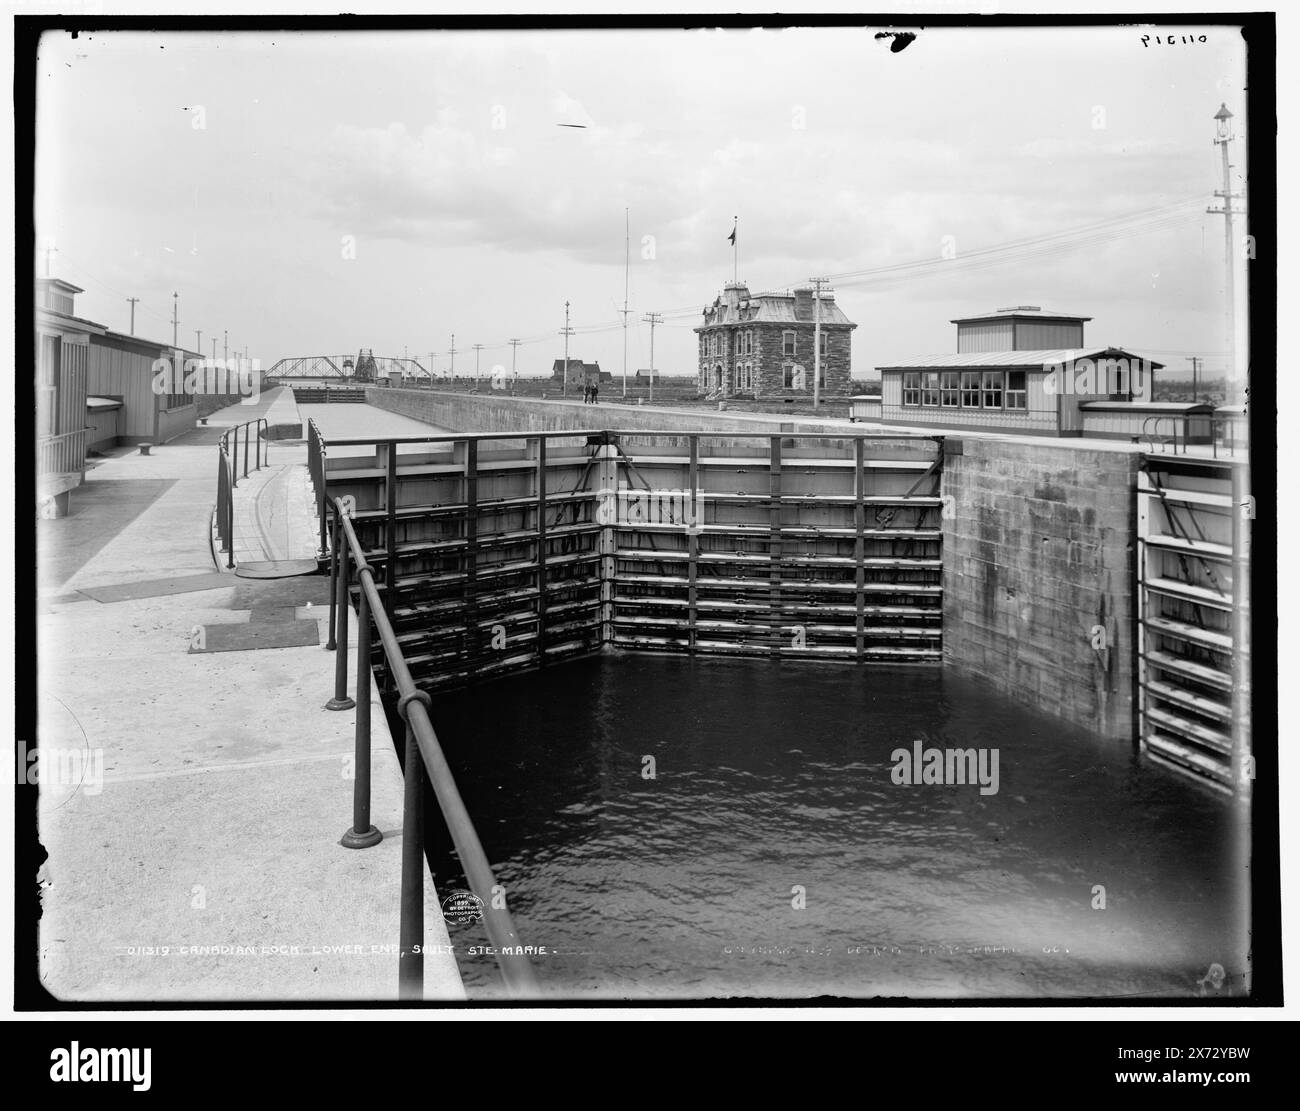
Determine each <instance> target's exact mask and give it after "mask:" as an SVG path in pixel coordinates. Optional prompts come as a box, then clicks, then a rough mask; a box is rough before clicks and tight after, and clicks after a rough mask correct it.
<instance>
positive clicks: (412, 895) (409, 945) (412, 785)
mask: <svg viewBox="0 0 1300 1111" xmlns="http://www.w3.org/2000/svg"><path fill="white" fill-rule="evenodd" d="M403 709H405V707H403ZM403 770H404V772H405V787H406V789H405V793H404V798H403V806H402V922H401V935H400V943H399V946H398V950H399V951H398V957H397V997H398V999H416V1000H418V999H423V998H424V757H423V756H421V755H420V746H419V744H418V743H416V739H415V731H414V730H413V729H412V728H411V723H410V721H407V723H406V759H405V763H404V769H403Z"/></svg>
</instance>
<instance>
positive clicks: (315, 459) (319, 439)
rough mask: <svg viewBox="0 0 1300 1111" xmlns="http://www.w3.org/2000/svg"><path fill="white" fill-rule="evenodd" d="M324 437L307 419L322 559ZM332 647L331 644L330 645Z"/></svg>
mask: <svg viewBox="0 0 1300 1111" xmlns="http://www.w3.org/2000/svg"><path fill="white" fill-rule="evenodd" d="M325 459H326V450H325V437H324V436H322V435H321V434H320V429H319V428H318V427H317V426H316V422H315V421H314V420H311V419H309V420H308V421H307V474H308V476H309V477H310V479H311V488H312V492H313V493H314V494H315V495H316V520H317V521H318V522H319V523H320V543H319V545H318V547H317V551H316V555H317V558H318V559H324V558H325V554H326V552H328V551H329V546H328V544H327V541H326V536H325V521H326V518H327V517H328V513H327V512H326V507H325ZM330 647H331V648H333V645H330Z"/></svg>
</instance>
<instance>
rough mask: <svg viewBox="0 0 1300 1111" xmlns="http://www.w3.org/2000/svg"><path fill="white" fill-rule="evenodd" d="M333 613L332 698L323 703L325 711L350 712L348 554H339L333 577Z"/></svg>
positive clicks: (352, 703)
mask: <svg viewBox="0 0 1300 1111" xmlns="http://www.w3.org/2000/svg"><path fill="white" fill-rule="evenodd" d="M335 580H336V590H335V603H334V605H335V613H336V615H337V617H336V623H337V625H338V630H337V634H336V638H337V639H336V641H335V647H336V651H335V653H334V697H333V698H331V699H330V700H329V701H328V702H326V703H325V709H327V710H350V709H352V707H353V706H355V705H356V703H355V702H353V701H352V699H350V698H349V697H348V610H349V609H350V608H351V607H350V606H349V605H348V553H347V552H346V551H342V552H340V553H339V561H338V574H337V575H336V576H335Z"/></svg>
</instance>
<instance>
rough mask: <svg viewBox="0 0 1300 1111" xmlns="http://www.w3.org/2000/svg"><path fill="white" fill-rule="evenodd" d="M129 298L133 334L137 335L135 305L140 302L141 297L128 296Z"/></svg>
mask: <svg viewBox="0 0 1300 1111" xmlns="http://www.w3.org/2000/svg"><path fill="white" fill-rule="evenodd" d="M127 300H128V301H130V302H131V334H132V335H135V307H136V305H138V304H139V303H140V298H139V297H128V298H127Z"/></svg>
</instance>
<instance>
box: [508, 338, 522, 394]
mask: <svg viewBox="0 0 1300 1111" xmlns="http://www.w3.org/2000/svg"><path fill="white" fill-rule="evenodd" d="M519 343H520V341H519V340H517V339H512V340H511V341H510V392H511V393H512V394H513V393H514V392H515V382H516V381H518V379H519V371H517V370H516V369H515V360H516V358H517V357H518V355H519Z"/></svg>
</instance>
